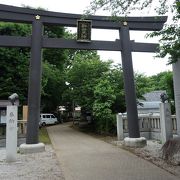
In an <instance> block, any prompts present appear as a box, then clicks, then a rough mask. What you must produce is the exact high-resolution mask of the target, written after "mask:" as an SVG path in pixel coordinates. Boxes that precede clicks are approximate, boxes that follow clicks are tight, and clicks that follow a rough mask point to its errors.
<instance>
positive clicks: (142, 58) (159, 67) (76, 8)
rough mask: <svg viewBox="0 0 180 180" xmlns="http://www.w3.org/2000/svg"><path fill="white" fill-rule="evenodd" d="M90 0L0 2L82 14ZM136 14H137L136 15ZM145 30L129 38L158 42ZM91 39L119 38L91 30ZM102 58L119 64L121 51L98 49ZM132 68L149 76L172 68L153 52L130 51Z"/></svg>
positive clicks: (4, 0)
mask: <svg viewBox="0 0 180 180" xmlns="http://www.w3.org/2000/svg"><path fill="white" fill-rule="evenodd" d="M89 3H90V0H0V4H6V5H13V6H19V7H21V6H22V5H29V6H32V7H34V8H37V7H42V8H44V9H47V10H49V11H56V12H64V13H73V14H82V13H83V11H84V10H85V9H86V7H87V6H89ZM98 15H109V14H107V12H106V13H105V12H103V11H100V12H99V14H98ZM136 16H137V15H136ZM70 30H72V32H76V28H73V29H72V28H71V29H70ZM146 33H147V32H142V31H141V32H140V31H136V32H135V31H133V32H130V38H131V40H135V41H136V42H151V43H158V38H153V39H152V38H149V39H146V38H145V37H144V36H145V35H146ZM91 36H92V40H109V41H114V40H115V39H119V32H118V31H117V30H100V29H96V30H95V29H93V30H92V35H91ZM98 54H99V55H100V57H101V59H102V60H108V59H111V60H113V62H114V64H121V53H120V52H114V51H98ZM132 59H133V68H134V71H135V72H139V73H143V74H144V75H147V76H151V75H155V74H157V73H160V72H162V71H166V70H172V67H171V65H166V64H167V60H168V59H167V58H164V59H161V58H155V53H132Z"/></svg>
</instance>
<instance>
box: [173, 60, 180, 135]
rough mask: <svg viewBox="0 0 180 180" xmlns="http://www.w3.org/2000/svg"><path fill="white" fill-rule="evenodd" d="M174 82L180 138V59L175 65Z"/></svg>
mask: <svg viewBox="0 0 180 180" xmlns="http://www.w3.org/2000/svg"><path fill="white" fill-rule="evenodd" d="M173 82H174V98H175V106H176V120H177V134H178V135H179V136H180V59H179V60H178V61H177V62H176V63H174V64H173Z"/></svg>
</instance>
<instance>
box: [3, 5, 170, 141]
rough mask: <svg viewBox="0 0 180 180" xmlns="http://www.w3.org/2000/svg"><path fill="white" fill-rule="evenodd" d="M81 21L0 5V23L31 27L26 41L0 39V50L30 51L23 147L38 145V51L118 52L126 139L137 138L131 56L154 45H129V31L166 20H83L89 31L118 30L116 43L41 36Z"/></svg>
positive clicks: (150, 28)
mask: <svg viewBox="0 0 180 180" xmlns="http://www.w3.org/2000/svg"><path fill="white" fill-rule="evenodd" d="M81 18H82V15H78V14H66V13H57V12H50V11H43V10H34V9H28V8H20V7H14V6H7V5H3V4H0V21H4V22H14V23H27V24H32V35H31V36H29V37H17V36H0V47H30V48H31V60H30V72H29V89H28V122H27V137H26V143H27V144H37V143H38V141H39V140H38V128H39V117H40V97H41V95H40V89H41V50H42V48H68V49H87V50H88V49H91V50H107V51H121V56H122V66H123V74H124V87H125V97H126V106H127V118H128V129H129V137H130V138H139V137H140V133H139V125H138V114H137V105H136V93H135V87H134V75H133V66H132V54H131V53H132V52H155V51H156V50H157V47H158V44H152V43H140V42H138V43H137V42H134V41H130V37H129V31H130V30H140V31H159V30H161V29H162V28H163V24H164V23H165V22H166V20H167V17H165V16H160V17H128V18H126V20H125V22H123V21H122V22H117V21H115V22H114V21H112V20H111V18H110V17H107V16H89V17H88V18H87V19H88V20H92V28H99V29H116V30H119V32H120V39H118V40H116V41H91V42H89V43H80V42H77V41H76V40H71V39H69V40H67V39H61V38H47V37H45V36H43V34H42V29H43V25H61V26H66V27H76V26H77V20H79V19H81ZM121 19H123V18H121Z"/></svg>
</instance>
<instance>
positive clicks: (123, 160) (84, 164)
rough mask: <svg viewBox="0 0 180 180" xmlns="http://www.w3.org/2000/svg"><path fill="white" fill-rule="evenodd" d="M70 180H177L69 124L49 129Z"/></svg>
mask: <svg viewBox="0 0 180 180" xmlns="http://www.w3.org/2000/svg"><path fill="white" fill-rule="evenodd" d="M48 133H49V135H50V138H51V141H52V144H53V147H54V149H55V151H56V154H57V157H58V159H59V161H60V163H61V167H62V170H63V172H64V176H65V178H66V180H177V179H178V178H176V177H175V176H173V175H171V174H169V173H168V172H166V171H165V170H162V169H161V168H158V167H157V166H155V165H153V164H151V163H150V162H147V161H145V160H143V159H140V158H139V157H137V156H135V155H133V154H131V153H130V152H128V151H125V150H122V149H120V148H118V147H116V146H113V145H111V144H108V143H106V142H103V141H101V140H99V139H96V138H94V137H91V136H89V135H86V134H83V133H81V132H77V131H75V130H73V129H72V128H70V127H69V125H68V124H61V125H57V126H52V127H48Z"/></svg>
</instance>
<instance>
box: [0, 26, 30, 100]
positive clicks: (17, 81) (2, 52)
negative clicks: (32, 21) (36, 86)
mask: <svg viewBox="0 0 180 180" xmlns="http://www.w3.org/2000/svg"><path fill="white" fill-rule="evenodd" d="M30 32H31V29H30V26H28V25H23V24H13V23H0V35H11V36H12V35H21V36H25V35H28V34H30ZM29 58H30V54H29V49H28V48H0V62H1V63H0V98H1V99H7V98H8V96H9V95H11V94H12V93H14V92H16V93H17V94H18V95H19V97H20V102H22V103H27V91H28V66H29Z"/></svg>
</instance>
